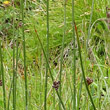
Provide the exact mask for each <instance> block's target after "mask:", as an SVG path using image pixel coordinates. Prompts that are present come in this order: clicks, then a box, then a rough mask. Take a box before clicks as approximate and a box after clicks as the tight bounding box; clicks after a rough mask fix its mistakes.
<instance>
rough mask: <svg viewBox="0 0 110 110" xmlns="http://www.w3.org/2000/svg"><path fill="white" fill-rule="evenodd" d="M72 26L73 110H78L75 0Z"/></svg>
mask: <svg viewBox="0 0 110 110" xmlns="http://www.w3.org/2000/svg"><path fill="white" fill-rule="evenodd" d="M72 28H73V35H72V38H73V46H74V47H73V48H74V50H73V55H74V57H73V58H74V59H73V80H74V82H73V88H74V92H73V110H76V49H75V44H76V43H75V31H74V0H72Z"/></svg>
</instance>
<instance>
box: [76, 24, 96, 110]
mask: <svg viewBox="0 0 110 110" xmlns="http://www.w3.org/2000/svg"><path fill="white" fill-rule="evenodd" d="M74 24H75V23H74ZM75 31H76V36H77V43H78V51H79V57H80V62H81V69H82V74H83V79H84V83H85V86H86V90H87V92H88V95H89V97H90V100H91V103H92V105H93V108H94V110H96V108H95V105H94V102H93V99H92V96H91V94H90V91H89V88H88V85H87V82H86V78H85V72H84V68H83V62H82V56H81V48H80V42H79V36H78V32H77V27H76V24H75Z"/></svg>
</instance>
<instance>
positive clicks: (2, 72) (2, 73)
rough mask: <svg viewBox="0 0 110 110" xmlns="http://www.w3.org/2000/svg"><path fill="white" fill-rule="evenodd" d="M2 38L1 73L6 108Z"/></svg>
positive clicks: (0, 52) (0, 50)
mask: <svg viewBox="0 0 110 110" xmlns="http://www.w3.org/2000/svg"><path fill="white" fill-rule="evenodd" d="M1 45H2V44H1V40H0V60H1V75H2V84H3V102H4V110H6V94H5V79H4V71H3V53H2V49H1Z"/></svg>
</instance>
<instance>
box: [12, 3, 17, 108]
mask: <svg viewBox="0 0 110 110" xmlns="http://www.w3.org/2000/svg"><path fill="white" fill-rule="evenodd" d="M14 19H15V17H14V5H13V110H16V91H15V88H16V87H15V86H16V82H15V74H16V72H15V26H14Z"/></svg>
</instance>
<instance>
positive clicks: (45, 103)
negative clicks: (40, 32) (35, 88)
mask: <svg viewBox="0 0 110 110" xmlns="http://www.w3.org/2000/svg"><path fill="white" fill-rule="evenodd" d="M48 59H49V0H47V61H48ZM47 73H48V65H47V64H46V74H45V97H44V98H45V99H44V110H46V105H47Z"/></svg>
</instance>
